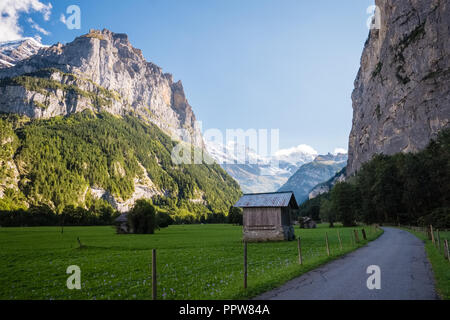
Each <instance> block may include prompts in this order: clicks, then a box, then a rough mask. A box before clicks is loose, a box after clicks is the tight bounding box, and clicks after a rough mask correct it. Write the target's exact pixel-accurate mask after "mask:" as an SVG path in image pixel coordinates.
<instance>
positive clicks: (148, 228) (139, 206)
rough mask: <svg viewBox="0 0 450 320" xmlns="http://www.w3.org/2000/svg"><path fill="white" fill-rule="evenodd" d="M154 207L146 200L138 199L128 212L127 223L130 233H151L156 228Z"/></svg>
mask: <svg viewBox="0 0 450 320" xmlns="http://www.w3.org/2000/svg"><path fill="white" fill-rule="evenodd" d="M155 213H156V209H155V207H154V206H153V204H152V203H151V202H149V201H147V200H138V201H136V204H135V205H134V208H133V209H131V211H130V212H129V213H128V224H129V226H130V232H131V233H138V234H153V233H155V228H156V214H155Z"/></svg>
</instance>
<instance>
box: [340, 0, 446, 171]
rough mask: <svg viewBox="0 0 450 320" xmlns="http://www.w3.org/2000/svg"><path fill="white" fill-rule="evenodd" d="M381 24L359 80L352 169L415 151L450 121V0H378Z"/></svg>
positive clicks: (366, 51)
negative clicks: (381, 155) (380, 155)
mask: <svg viewBox="0 0 450 320" xmlns="http://www.w3.org/2000/svg"><path fill="white" fill-rule="evenodd" d="M376 5H377V6H378V7H379V9H380V17H381V28H380V29H379V30H376V29H373V30H371V32H370V34H369V38H368V40H367V42H366V44H365V47H364V52H363V55H362V59H361V69H360V71H359V73H358V75H357V78H356V80H355V90H354V92H353V95H352V100H353V128H352V131H351V134H350V141H349V160H348V170H347V174H348V175H351V174H353V173H355V171H357V170H358V169H359V168H360V167H361V165H362V163H364V162H366V161H368V160H370V159H371V158H372V156H373V155H374V154H377V153H384V154H394V153H398V152H415V151H418V150H420V149H422V148H424V147H425V146H426V145H427V144H428V142H429V141H430V139H432V138H434V137H435V136H436V134H437V132H438V131H439V130H440V129H442V128H444V127H448V126H449V116H450V19H449V17H450V1H448V0H396V1H394V0H376Z"/></svg>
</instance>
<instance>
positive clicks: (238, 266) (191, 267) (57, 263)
mask: <svg viewBox="0 0 450 320" xmlns="http://www.w3.org/2000/svg"><path fill="white" fill-rule="evenodd" d="M353 229H358V230H360V229H362V227H356V228H343V227H339V226H338V227H335V228H332V229H330V228H328V225H325V224H322V225H319V226H318V228H317V229H310V230H304V229H299V228H298V227H296V235H297V236H300V238H301V243H302V253H303V265H302V266H300V265H299V263H298V249H297V241H291V242H267V243H249V244H248V289H247V290H244V289H243V243H242V240H241V239H242V227H239V226H232V225H174V226H170V227H168V228H166V229H161V230H159V231H156V233H155V234H153V235H117V234H116V233H115V230H114V228H113V227H66V228H64V232H63V233H61V229H60V228H58V227H36V228H0V248H1V252H0V261H1V263H0V299H6V300H9V299H55V300H59V299H89V300H90V299H97V300H104V299H151V296H152V292H151V283H152V279H151V256H152V249H156V250H157V285H158V299H188V300H189V299H245V298H250V297H252V296H255V295H257V294H259V293H262V292H264V291H266V290H269V289H272V288H274V287H276V286H278V285H281V284H283V283H284V282H286V281H288V280H290V279H292V278H294V277H296V276H299V275H301V274H302V273H305V272H307V271H309V270H311V269H314V268H315V267H317V266H319V265H321V264H324V263H326V262H328V261H330V260H332V259H335V258H337V257H339V256H341V255H343V254H345V253H348V252H350V251H353V250H355V249H356V248H358V247H361V246H363V245H365V244H366V243H367V241H362V235H361V232H359V237H360V240H361V241H360V242H359V243H354V242H353V241H352V238H351V232H352V230H353ZM365 230H366V232H367V235H368V241H370V240H373V239H375V238H376V237H378V236H379V235H380V234H381V233H382V231H381V230H375V228H373V227H365ZM338 231H339V233H340V235H341V240H342V245H343V248H342V250H341V248H340V246H339V241H338V235H337V233H338ZM326 233H327V234H328V238H329V243H330V251H331V256H330V257H328V255H327V251H326V247H325V234H326ZM78 238H79V240H80V241H81V243H82V247H81V248H80V246H79V242H78V240H77V239H78ZM71 265H77V266H79V267H80V269H81V283H82V287H81V290H69V289H68V288H67V286H66V281H67V278H68V277H69V276H70V275H68V274H66V269H67V268H68V267H69V266H71Z"/></svg>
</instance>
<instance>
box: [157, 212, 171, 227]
mask: <svg viewBox="0 0 450 320" xmlns="http://www.w3.org/2000/svg"><path fill="white" fill-rule="evenodd" d="M173 223H174V221H173V219H172V217H171V216H170V215H169V214H168V213H166V212H162V211H158V213H157V214H156V225H157V226H158V228H167V227H168V226H170V225H172V224H173Z"/></svg>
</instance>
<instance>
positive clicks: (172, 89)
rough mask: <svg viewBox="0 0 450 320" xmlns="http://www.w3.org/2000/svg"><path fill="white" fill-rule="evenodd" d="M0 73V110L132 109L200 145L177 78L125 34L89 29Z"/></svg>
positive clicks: (42, 114)
mask: <svg viewBox="0 0 450 320" xmlns="http://www.w3.org/2000/svg"><path fill="white" fill-rule="evenodd" d="M0 79H2V81H1V84H0V111H3V112H8V113H18V114H21V115H26V116H29V117H31V118H49V117H53V116H57V115H68V114H72V113H75V112H80V111H83V110H85V109H90V110H93V111H107V112H109V113H112V114H116V115H124V114H130V113H132V114H133V115H135V116H137V117H139V118H141V119H142V120H144V121H149V122H152V123H154V124H156V125H157V126H158V127H159V128H161V129H162V130H163V131H165V132H166V133H168V134H169V135H171V136H172V137H173V138H175V139H178V140H184V141H187V140H188V139H189V138H191V137H192V138H193V140H194V142H195V145H196V146H198V147H203V140H202V138H201V133H200V132H199V130H198V129H196V128H195V115H194V113H193V111H192V108H191V106H190V105H189V103H188V101H187V99H186V97H185V94H184V90H183V86H182V84H181V82H174V81H173V79H172V75H170V74H168V73H163V72H162V70H161V68H160V67H158V66H156V65H155V64H153V63H151V62H147V61H146V60H145V58H144V56H143V55H142V52H141V50H139V49H136V48H134V47H133V46H132V45H131V44H130V42H129V41H128V36H127V35H125V34H116V33H113V32H111V31H109V30H103V31H98V30H91V32H90V33H89V34H86V35H84V36H81V37H78V38H76V39H75V40H74V41H73V42H71V43H68V44H66V45H62V44H60V43H59V44H56V45H54V46H51V47H49V48H41V50H39V51H38V52H36V54H34V55H32V56H31V57H29V58H28V59H25V60H21V61H18V62H15V66H11V67H8V68H3V69H0ZM180 129H183V132H182V131H180Z"/></svg>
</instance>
